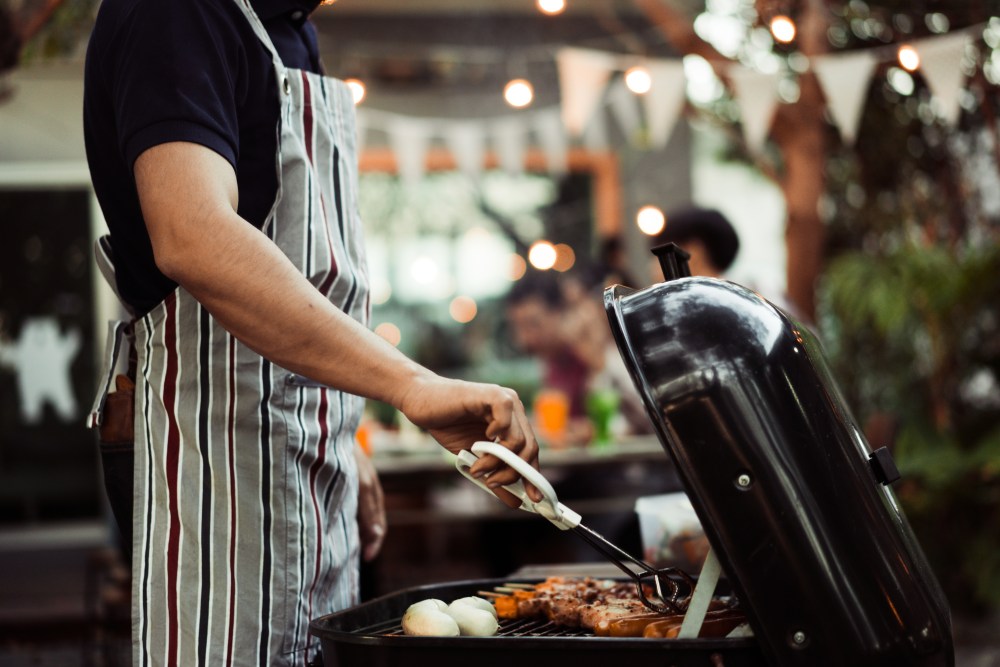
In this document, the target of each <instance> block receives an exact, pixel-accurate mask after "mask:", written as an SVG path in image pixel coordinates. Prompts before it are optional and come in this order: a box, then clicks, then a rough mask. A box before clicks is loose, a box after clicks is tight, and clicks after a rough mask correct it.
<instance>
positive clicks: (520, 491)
mask: <svg viewBox="0 0 1000 667" xmlns="http://www.w3.org/2000/svg"><path fill="white" fill-rule="evenodd" d="M485 454H491V455H493V456H495V457H497V458H498V459H500V460H501V461H503V462H504V463H506V464H507V465H508V466H510V467H511V468H513V469H514V471H515V472H516V473H518V474H519V475H521V477H522V478H523V479H524V480H527V482H528V483H529V484H531V485H532V486H534V487H535V488H536V489H538V490H539V491H540V492H541V494H542V496H543V497H542V500H540V501H539V502H537V503H536V502H535V501H533V500H532V499H531V498H530V497H529V496H528V493H527V491H525V489H524V483H523V482H522V481H521V480H520V479H519V480H517V481H516V482H514V483H513V484H508V485H507V486H505V487H503V488H504V489H506V490H507V491H510V492H511V493H513V494H514V495H515V496H517V498H518V499H519V500H520V501H521V506H520V507H519V508H518V509H522V510H524V511H525V512H534V513H535V514H540V515H542V516H543V517H545V518H546V519H548V520H549V521H551V522H552V523H553V524H554V525H555V526H556V527H557V528H559V529H560V530H569V529H571V528H575V527H576V526H578V525H580V521H581V517H580V515H579V514H577V513H576V512H574V511H573V510H571V509H570V508H568V507H566V506H565V505H563V504H562V503H561V502H559V498H558V497H556V491H555V489H553V488H552V485H551V484H550V483H549V480H547V479H545V477H544V476H543V475H542V473H540V472H538V471H537V470H535V468H534V467H533V466H532V465H531V464H530V463H528V462H527V461H525V460H524V459H522V458H521V457H520V456H518V455H517V454H516V453H515V452H513V451H511V450H509V449H507V448H506V447H504V446H503V445H501V444H499V443H496V442H485V441H479V442H476V443H474V444H473V445H472V451H469V450H468V449H463V450H462V451H461V452H459V453H458V459H457V460H456V461H455V467H456V468H457V469H458V472H460V473H462V475H464V476H465V477H466V478H467V479H469V480H470V481H471V482H472V483H473V484H475V485H476V486H478V487H480V488H482V489H483V490H485V491H487V492H488V493H491V494H492V493H493V489H491V488H490V487H488V486H486V483H485V482H483V481H482V480H480V479H476V478H475V477H473V476H472V473H470V472H469V468H471V467H472V466H473V464H475V462H476V461H478V460H479V457H480V456H482V455H485Z"/></svg>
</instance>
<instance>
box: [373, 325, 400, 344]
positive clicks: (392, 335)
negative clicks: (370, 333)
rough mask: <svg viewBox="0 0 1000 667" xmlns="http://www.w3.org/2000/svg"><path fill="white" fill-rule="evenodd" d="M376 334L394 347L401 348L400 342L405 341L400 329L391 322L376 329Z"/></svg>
mask: <svg viewBox="0 0 1000 667" xmlns="http://www.w3.org/2000/svg"><path fill="white" fill-rule="evenodd" d="M375 333H376V334H378V335H379V336H381V337H382V338H384V339H385V340H386V341H387V342H388V343H389V345H392V346H393V347H399V343H400V341H401V340H403V333H402V332H401V331H400V330H399V327H397V326H396V325H395V324H393V323H391V322H383V323H382V324H380V325H378V326H377V327H375Z"/></svg>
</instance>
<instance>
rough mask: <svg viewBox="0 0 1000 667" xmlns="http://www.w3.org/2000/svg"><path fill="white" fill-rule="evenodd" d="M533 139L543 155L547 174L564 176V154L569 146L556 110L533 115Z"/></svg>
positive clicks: (565, 169)
mask: <svg viewBox="0 0 1000 667" xmlns="http://www.w3.org/2000/svg"><path fill="white" fill-rule="evenodd" d="M535 137H536V138H537V139H538V143H539V145H541V147H542V151H543V152H544V153H545V161H546V162H547V163H548V165H549V172H550V173H552V174H555V175H562V174H565V173H566V171H567V170H568V166H567V163H566V152H567V151H568V150H569V144H568V142H567V141H566V130H565V128H564V127H563V124H562V119H561V118H560V117H559V110H558V109H552V110H551V111H550V110H546V111H542V112H539V113H538V114H536V115H535Z"/></svg>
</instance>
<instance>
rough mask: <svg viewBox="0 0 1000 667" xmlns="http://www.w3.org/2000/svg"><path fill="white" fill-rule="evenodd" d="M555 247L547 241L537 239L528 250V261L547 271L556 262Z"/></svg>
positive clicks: (540, 269)
mask: <svg viewBox="0 0 1000 667" xmlns="http://www.w3.org/2000/svg"><path fill="white" fill-rule="evenodd" d="M556 257H558V253H556V247H555V246H554V245H552V244H551V243H549V242H548V241H537V242H536V243H535V244H534V245H532V246H531V249H530V250H528V261H529V262H531V265H532V266H533V267H535V268H536V269H538V270H539V271H548V270H549V269H551V268H552V267H553V266H555V264H556Z"/></svg>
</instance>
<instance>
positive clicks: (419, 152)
mask: <svg viewBox="0 0 1000 667" xmlns="http://www.w3.org/2000/svg"><path fill="white" fill-rule="evenodd" d="M386 132H387V133H388V135H389V144H390V145H391V146H392V151H393V153H394V154H395V155H396V165H397V170H398V172H399V178H400V180H401V181H402V182H403V183H404V184H405V185H416V184H418V183H419V182H420V179H422V178H423V176H424V172H425V171H426V161H427V146H428V144H429V143H430V138H431V128H430V126H429V124H428V123H427V122H426V121H424V120H422V119H420V120H418V119H412V118H406V117H405V116H395V117H393V118H392V119H391V120H389V122H388V126H387V127H386Z"/></svg>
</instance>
